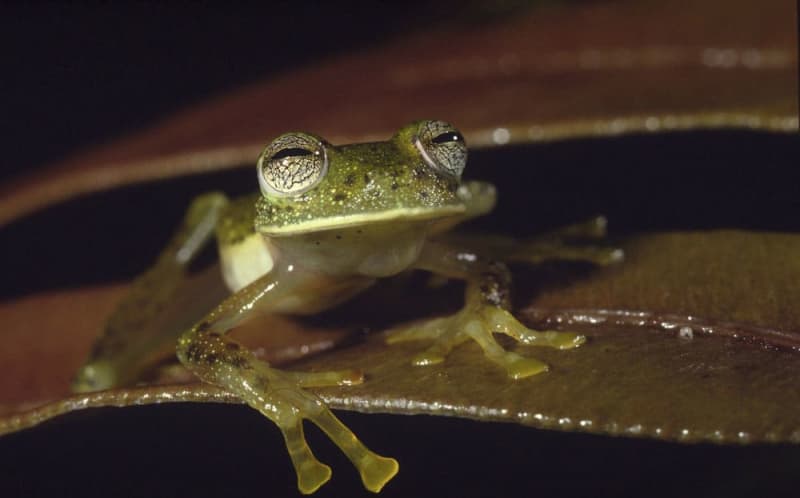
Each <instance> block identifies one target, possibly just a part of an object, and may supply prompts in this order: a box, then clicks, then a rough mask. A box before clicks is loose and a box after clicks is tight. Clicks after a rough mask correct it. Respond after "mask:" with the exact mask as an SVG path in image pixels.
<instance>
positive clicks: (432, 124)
mask: <svg viewBox="0 0 800 498" xmlns="http://www.w3.org/2000/svg"><path fill="white" fill-rule="evenodd" d="M414 145H415V146H416V147H417V149H418V150H419V152H420V154H421V155H422V158H423V159H424V160H425V162H426V163H428V165H429V166H430V167H432V168H434V169H436V170H438V171H440V172H442V173H445V174H449V175H452V176H454V177H456V178H461V173H463V172H464V166H466V164H467V144H466V142H465V141H464V137H463V136H462V135H461V133H460V132H459V131H458V130H457V129H455V128H454V127H453V126H452V125H450V124H449V123H445V122H444V121H424V122H422V123H421V124H420V125H419V129H418V131H417V135H416V137H415V138H414Z"/></svg>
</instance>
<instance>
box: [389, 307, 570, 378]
mask: <svg viewBox="0 0 800 498" xmlns="http://www.w3.org/2000/svg"><path fill="white" fill-rule="evenodd" d="M494 332H499V333H502V334H506V335H508V336H510V337H513V338H514V339H516V340H517V341H518V342H520V343H522V344H526V345H532V346H548V347H553V348H556V349H570V348H575V347H578V346H580V345H581V344H583V343H584V342H585V341H586V337H584V336H582V335H579V334H575V333H571V332H558V331H544V332H540V331H536V330H531V329H529V328H527V327H525V326H524V325H522V324H521V323H520V322H519V321H518V320H517V319H516V318H514V316H513V315H512V314H511V313H509V312H508V311H506V310H505V309H502V308H500V307H497V306H492V305H478V306H474V307H467V308H464V309H463V310H462V311H460V312H459V313H457V314H455V315H452V316H449V317H445V318H434V319H432V320H428V321H425V322H422V323H416V324H412V325H408V326H405V327H401V328H397V329H394V330H392V331H390V332H389V335H388V337H387V339H386V342H387V343H388V344H395V343H399V342H408V341H418V340H433V341H434V343H433V345H431V346H430V347H429V348H428V349H426V350H425V351H423V352H422V353H419V354H418V355H416V356H415V357H414V359H413V360H412V363H413V364H414V365H434V364H437V363H441V362H443V361H444V359H445V358H446V357H447V355H448V354H449V353H450V351H452V349H453V348H454V347H456V346H458V345H459V344H463V343H464V342H467V341H469V340H470V339H471V340H474V341H475V342H477V343H478V345H479V346H480V347H481V349H483V352H484V354H485V355H486V357H487V358H488V359H489V360H491V361H492V362H494V363H497V364H498V365H500V366H501V367H503V368H505V370H506V372H507V373H508V376H509V377H511V378H512V379H523V378H525V377H530V376H532V375H536V374H538V373H541V372H545V371H547V369H548V366H547V364H546V363H544V362H541V361H539V360H537V359H535V358H528V357H525V356H522V355H519V354H517V353H514V352H511V351H506V350H505V349H503V347H502V346H500V344H498V343H497V341H496V340H495V338H494V336H493V333H494Z"/></svg>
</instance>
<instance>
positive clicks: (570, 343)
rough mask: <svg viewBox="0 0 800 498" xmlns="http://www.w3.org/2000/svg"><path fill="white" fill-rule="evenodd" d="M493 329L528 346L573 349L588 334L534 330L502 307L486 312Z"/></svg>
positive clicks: (584, 340) (584, 339)
mask: <svg viewBox="0 0 800 498" xmlns="http://www.w3.org/2000/svg"><path fill="white" fill-rule="evenodd" d="M486 315H487V321H488V322H489V326H490V328H491V329H492V330H496V331H498V332H502V333H503V334H506V335H508V336H510V337H513V338H514V339H515V340H517V341H518V342H520V343H521V344H525V345H526V346H546V347H551V348H555V349H572V348H576V347H578V346H580V345H581V344H583V343H584V342H586V336H584V335H581V334H576V333H574V332H561V331H557V330H545V331H539V330H532V329H529V328H528V327H526V326H525V325H523V324H521V323H520V322H519V320H517V319H516V318H515V317H514V315H512V314H511V313H509V312H508V311H506V310H504V309H500V308H494V309H490V310H488V311H487V313H486Z"/></svg>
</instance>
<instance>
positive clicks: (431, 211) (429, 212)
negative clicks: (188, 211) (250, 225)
mask: <svg viewBox="0 0 800 498" xmlns="http://www.w3.org/2000/svg"><path fill="white" fill-rule="evenodd" d="M465 212H466V207H465V206H464V205H463V204H454V205H452V206H438V207H415V208H408V207H403V208H397V209H390V210H387V211H378V212H365V213H353V214H348V215H334V216H326V217H321V218H314V219H312V220H308V221H296V222H293V223H292V224H290V225H285V226H279V225H270V224H261V225H257V226H256V230H258V231H259V232H261V233H263V234H265V235H268V236H270V237H286V236H290V235H301V234H305V233H313V232H323V231H329V230H339V229H342V228H351V227H358V226H364V225H378V224H390V223H396V222H403V221H427V220H436V219H440V218H448V217H451V216H457V215H459V214H464V213H465Z"/></svg>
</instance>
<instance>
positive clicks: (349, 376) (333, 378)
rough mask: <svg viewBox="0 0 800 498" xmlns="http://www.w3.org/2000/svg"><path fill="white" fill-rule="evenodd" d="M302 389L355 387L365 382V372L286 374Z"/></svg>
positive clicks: (352, 369) (352, 370) (353, 369)
mask: <svg viewBox="0 0 800 498" xmlns="http://www.w3.org/2000/svg"><path fill="white" fill-rule="evenodd" d="M285 374H286V376H287V377H288V378H291V379H292V380H293V381H294V382H295V383H296V384H297V385H298V386H300V387H331V386H355V385H358V384H361V383H363V382H364V372H363V371H361V370H358V369H355V368H351V369H347V370H332V371H327V372H285Z"/></svg>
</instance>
